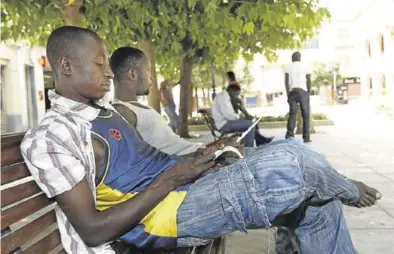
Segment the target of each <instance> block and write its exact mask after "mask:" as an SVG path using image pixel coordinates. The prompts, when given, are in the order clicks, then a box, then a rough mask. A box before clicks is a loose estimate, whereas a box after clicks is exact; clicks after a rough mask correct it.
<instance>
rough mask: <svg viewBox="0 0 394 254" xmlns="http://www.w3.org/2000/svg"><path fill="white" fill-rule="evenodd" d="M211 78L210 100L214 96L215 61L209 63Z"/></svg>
mask: <svg viewBox="0 0 394 254" xmlns="http://www.w3.org/2000/svg"><path fill="white" fill-rule="evenodd" d="M211 79H212V100H213V99H215V96H216V79H215V62H214V61H212V63H211Z"/></svg>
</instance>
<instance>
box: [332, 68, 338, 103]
mask: <svg viewBox="0 0 394 254" xmlns="http://www.w3.org/2000/svg"><path fill="white" fill-rule="evenodd" d="M333 78H334V80H333V82H332V83H333V84H334V96H333V98H332V99H333V104H334V105H335V103H336V98H337V72H336V71H335V70H334V71H333Z"/></svg>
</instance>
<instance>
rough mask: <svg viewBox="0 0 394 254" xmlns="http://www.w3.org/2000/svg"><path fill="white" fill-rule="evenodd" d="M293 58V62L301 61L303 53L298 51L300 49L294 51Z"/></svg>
mask: <svg viewBox="0 0 394 254" xmlns="http://www.w3.org/2000/svg"><path fill="white" fill-rule="evenodd" d="M291 60H292V61H293V62H296V61H301V53H300V52H298V51H296V52H294V53H293V54H292V55H291Z"/></svg>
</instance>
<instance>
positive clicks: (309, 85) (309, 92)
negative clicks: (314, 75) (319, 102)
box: [306, 74, 312, 94]
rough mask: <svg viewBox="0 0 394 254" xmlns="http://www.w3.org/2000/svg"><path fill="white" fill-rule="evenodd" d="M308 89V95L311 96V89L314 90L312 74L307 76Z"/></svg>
mask: <svg viewBox="0 0 394 254" xmlns="http://www.w3.org/2000/svg"><path fill="white" fill-rule="evenodd" d="M306 87H307V89H308V94H311V88H312V80H311V74H306Z"/></svg>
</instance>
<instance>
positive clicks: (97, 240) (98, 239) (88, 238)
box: [81, 232, 107, 248]
mask: <svg viewBox="0 0 394 254" xmlns="http://www.w3.org/2000/svg"><path fill="white" fill-rule="evenodd" d="M81 238H82V240H83V241H84V242H85V244H86V245H87V246H88V247H90V248H94V247H97V246H100V245H102V244H104V243H106V242H107V241H105V240H104V237H102V236H101V235H100V232H94V233H93V232H92V233H89V234H84V235H81Z"/></svg>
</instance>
